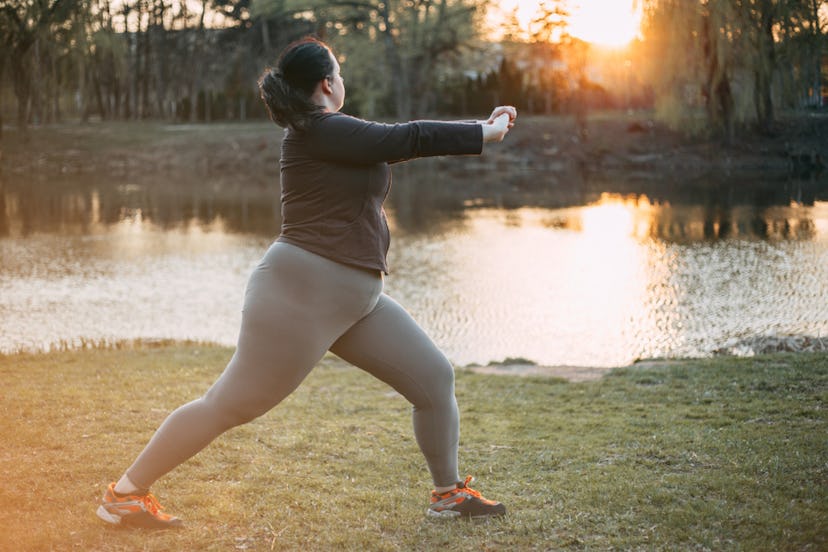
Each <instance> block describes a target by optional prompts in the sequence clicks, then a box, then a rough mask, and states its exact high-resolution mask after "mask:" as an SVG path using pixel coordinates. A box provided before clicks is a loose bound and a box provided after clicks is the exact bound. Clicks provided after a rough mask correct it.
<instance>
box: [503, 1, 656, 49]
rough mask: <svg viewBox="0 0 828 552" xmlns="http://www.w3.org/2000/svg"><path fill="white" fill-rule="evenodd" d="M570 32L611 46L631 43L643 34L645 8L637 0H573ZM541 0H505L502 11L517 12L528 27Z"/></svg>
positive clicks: (520, 19) (598, 43)
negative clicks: (640, 29)
mask: <svg viewBox="0 0 828 552" xmlns="http://www.w3.org/2000/svg"><path fill="white" fill-rule="evenodd" d="M565 4H566V6H565V9H566V10H567V11H568V12H569V17H568V18H567V22H568V24H569V25H568V28H567V32H568V33H569V34H570V35H572V36H574V37H576V38H579V39H581V40H584V41H586V42H589V43H592V44H595V45H598V46H606V47H610V48H620V47H623V46H626V45H627V44H629V43H630V42H631V41H632V40H633V39H635V37H636V36H638V34H639V28H640V25H641V10H640V8H635V7H634V2H633V0H569V1H568V2H566V3H565ZM539 9H540V2H539V1H538V0H505V1H503V2H500V12H501V13H503V14H510V13H512V12H513V11H515V12H516V15H517V19H518V22H519V23H520V25H521V26H522V27H523V28H524V29H528V28H529V26H530V23H531V22H532V20H534V19H535V18H536V17H537V15H538V12H539Z"/></svg>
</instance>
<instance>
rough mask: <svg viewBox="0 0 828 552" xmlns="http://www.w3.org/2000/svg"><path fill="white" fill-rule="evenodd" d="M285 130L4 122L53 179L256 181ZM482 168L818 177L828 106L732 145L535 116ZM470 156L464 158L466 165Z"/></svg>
mask: <svg viewBox="0 0 828 552" xmlns="http://www.w3.org/2000/svg"><path fill="white" fill-rule="evenodd" d="M281 135H282V130H281V129H279V128H278V127H275V126H274V125H273V124H272V123H270V122H268V121H258V122H247V123H214V124H199V125H188V124H166V123H162V122H128V123H123V122H103V123H89V124H83V125H81V124H62V125H50V126H46V127H35V128H32V129H31V130H30V134H29V138H28V140H27V141H24V140H23V139H22V138H21V136H20V135H19V134H18V133H17V131H16V130H15V129H14V128H6V129H4V136H3V141H2V144H0V153H2V155H0V159H1V160H2V161H0V162H1V163H2V168H3V171H4V173H5V174H7V175H12V176H13V175H27V177H29V178H31V177H32V176H35V175H37V176H39V177H41V178H51V177H52V176H54V175H56V174H77V173H84V172H89V173H101V172H105V173H108V174H112V175H130V176H133V177H134V176H141V175H143V176H147V177H152V176H157V175H159V174H164V175H175V174H177V173H179V174H193V173H195V174H209V175H212V176H213V177H219V178H220V177H221V176H222V175H223V176H226V177H227V178H228V179H235V180H236V181H237V180H238V179H239V176H240V175H243V177H244V180H246V181H248V182H258V181H260V180H269V179H271V178H272V176H273V174H274V171H275V169H276V164H277V162H278V156H279V142H280V139H281ZM487 150H488V151H487V154H486V156H485V158H484V163H482V164H481V163H480V162H479V161H470V162H469V163H468V168H469V169H471V170H473V171H477V172H482V173H485V172H491V171H515V170H517V169H524V170H526V169H529V170H532V171H541V172H543V173H544V174H545V175H546V181H547V182H550V181H554V180H556V179H558V180H564V181H566V180H568V179H571V178H573V177H575V176H581V177H582V176H583V174H584V173H585V172H590V171H592V172H599V173H605V172H612V171H625V172H626V173H634V174H639V175H641V176H642V177H645V178H648V179H653V180H664V179H668V180H669V181H670V182H681V181H695V180H698V179H700V178H704V177H705V176H706V175H710V174H715V175H717V176H719V177H720V176H722V175H726V174H733V173H753V174H756V173H762V174H764V175H766V176H767V175H768V173H771V174H775V175H777V176H784V175H792V176H794V177H803V176H807V177H809V178H810V177H811V176H815V175H818V174H819V173H820V171H822V170H823V169H824V167H823V166H822V165H825V164H826V162H827V161H826V160H828V114H826V113H805V114H799V115H795V116H794V115H790V116H787V117H780V120H779V123H778V124H777V131H776V133H775V134H774V135H773V136H765V135H759V134H756V133H752V132H749V131H743V132H741V133H740V135H739V138H738V139H737V141H736V142H735V143H734V144H733V145H732V146H729V147H724V146H723V145H722V144H721V143H720V142H718V141H711V140H705V139H702V138H693V137H688V136H685V135H682V134H680V133H678V132H675V131H673V130H670V129H669V128H667V127H666V126H665V125H662V124H658V123H656V122H655V121H654V120H653V118H652V114H650V113H648V112H636V113H624V112H608V113H595V114H592V115H591V117H590V118H589V123H588V134H587V136H586V138H579V136H578V133H577V132H576V128H575V125H574V122H573V121H572V119H571V118H570V117H561V116H528V117H521V118H520V119H519V124H517V125H516V126H515V128H514V129H513V131H512V132H511V133H510V135H509V136H508V137H507V139H506V141H505V142H504V143H503V144H502V145H497V146H493V147H487ZM461 166H462V163H460V164H458V163H457V162H456V160H455V161H453V163H452V168H453V169H454V170H458V169H459V168H461Z"/></svg>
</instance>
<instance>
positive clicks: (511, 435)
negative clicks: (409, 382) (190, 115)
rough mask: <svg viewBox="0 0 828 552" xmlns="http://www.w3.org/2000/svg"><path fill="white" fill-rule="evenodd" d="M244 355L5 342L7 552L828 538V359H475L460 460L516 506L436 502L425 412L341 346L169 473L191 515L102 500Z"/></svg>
mask: <svg viewBox="0 0 828 552" xmlns="http://www.w3.org/2000/svg"><path fill="white" fill-rule="evenodd" d="M231 354H232V351H231V350H230V349H227V348H221V347H215V346H210V345H204V344H159V345H158V346H155V347H151V346H138V347H137V348H135V349H132V350H129V349H110V350H86V351H59V352H54V353H50V354H40V355H29V354H18V355H11V356H5V357H0V378H2V380H1V381H2V382H3V384H2V387H0V398H2V401H1V402H0V411H1V413H2V417H3V420H4V423H3V425H2V426H0V427H2V429H0V438H2V444H3V446H2V449H0V550H4V551H5V550H14V551H18V550H72V549H77V550H85V551H86V550H108V551H113V550H114V551H118V550H437V549H441V548H447V549H452V550H557V549H573V550H581V549H588V550H595V549H600V550H605V549H623V550H630V549H647V550H653V549H655V550H661V549H669V550H675V549H681V550H686V549H690V550H820V549H821V550H825V549H826V548H828V427H826V421H828V416H827V415H826V399H828V396H827V393H828V354H824V353H814V354H798V355H774V356H766V357H757V358H753V359H732V358H731V359H713V360H703V361H681V362H675V363H669V364H668V365H666V366H664V365H662V366H658V367H632V368H627V369H619V370H616V371H613V372H612V373H611V374H610V375H608V376H606V377H604V378H603V379H601V380H598V381H592V382H585V383H577V384H576V383H567V382H565V381H562V380H555V379H541V378H521V377H512V376H485V375H478V374H473V373H469V372H465V371H461V372H459V373H458V378H457V395H458V400H459V402H460V406H461V411H462V416H463V422H462V423H463V427H462V429H463V436H462V441H461V466H462V468H461V469H462V470H463V473H466V472H468V473H472V474H475V475H476V476H477V478H478V488H479V489H480V490H482V491H483V492H484V494H486V495H489V496H491V497H496V498H498V499H500V500H502V501H503V502H505V503H506V504H507V506H508V508H509V510H510V513H509V515H508V516H507V517H506V518H505V519H502V520H492V521H485V522H472V523H466V522H450V523H445V522H434V521H430V520H428V519H426V518H425V516H424V510H425V506H426V502H427V491H428V489H429V485H430V483H429V478H428V474H427V472H426V469H425V467H424V462H423V461H422V459H421V457H420V454H419V451H418V449H417V447H416V444H415V442H414V439H413V436H412V432H411V428H410V418H409V406H408V405H407V403H406V402H405V401H404V400H403V399H402V398H401V397H400V396H398V395H396V394H394V393H393V392H390V389H389V388H387V387H386V386H384V385H383V384H381V383H379V382H377V381H375V380H373V379H372V378H371V377H369V376H367V375H366V374H364V373H362V372H360V371H359V370H356V369H354V368H350V367H348V366H346V365H345V364H344V363H342V362H341V361H339V360H337V359H335V358H326V359H325V360H324V361H323V362H322V363H321V364H320V366H319V367H318V369H316V370H315V371H314V372H313V373H312V374H311V376H310V377H309V378H308V380H307V381H306V382H305V383H304V384H303V385H302V386H301V387H300V388H299V390H298V391H297V392H296V393H294V394H293V395H292V396H291V397H289V398H288V399H287V400H286V401H285V402H284V403H283V404H282V405H280V406H279V407H278V408H276V409H275V410H273V411H272V412H270V413H269V414H267V415H266V416H264V417H262V418H260V419H258V420H256V421H254V422H253V423H250V424H248V425H246V426H243V427H240V428H236V429H234V430H232V431H230V432H228V433H227V434H225V435H223V436H221V437H220V438H219V439H217V440H216V441H215V442H214V443H213V444H212V445H210V447H208V448H207V449H206V450H205V451H203V452H202V453H201V454H200V455H198V456H196V457H195V458H194V459H192V460H191V461H189V462H187V463H185V464H184V465H182V466H180V467H179V468H178V469H176V470H175V471H173V472H172V473H171V474H169V475H168V476H167V477H165V478H163V479H162V480H161V481H160V482H159V483H158V484H157V485H156V486H155V488H154V491H155V492H156V494H157V495H159V497H160V498H161V501H162V503H164V505H165V506H166V508H167V510H168V511H171V512H173V513H176V514H179V515H181V516H182V517H185V518H186V521H187V527H186V528H185V529H184V530H181V531H171V532H147V531H141V530H119V529H114V528H110V527H108V526H106V525H104V524H103V523H102V522H99V521H98V520H97V518H96V517H95V515H94V510H95V503H96V501H97V499H98V498H99V496H100V495H101V493H102V490H103V487H104V486H105V485H106V484H107V483H108V482H109V481H110V480H112V479H114V478H117V477H118V476H119V475H120V474H121V472H122V471H123V470H124V469H125V468H126V467H127V465H128V463H129V462H131V460H132V459H133V458H134V457H135V455H136V454H137V453H138V452H139V451H140V450H141V448H142V447H143V445H144V444H145V442H146V441H147V439H149V437H150V436H151V434H152V432H153V431H154V429H155V428H156V427H157V425H158V424H159V423H160V422H161V421H162V420H163V419H164V417H165V416H166V414H167V413H168V412H169V411H170V410H172V409H173V408H175V407H177V406H178V405H180V404H182V403H183V402H185V401H188V400H191V399H194V398H196V397H198V396H199V395H200V394H201V393H202V392H203V391H204V390H205V389H206V387H207V386H208V385H209V384H210V383H211V382H212V381H213V380H214V379H215V377H216V376H217V375H218V374H219V372H220V371H221V369H222V368H223V366H224V364H225V363H226V361H227V360H228V359H229V356H230V355H231Z"/></svg>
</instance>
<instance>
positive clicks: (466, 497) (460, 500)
mask: <svg viewBox="0 0 828 552" xmlns="http://www.w3.org/2000/svg"><path fill="white" fill-rule="evenodd" d="M472 481H474V478H473V477H472V476H468V477H466V480H465V481H463V482H462V483H458V484H457V488H456V489H452V490H450V491H447V492H445V493H437V491H431V505H430V506H429V507H428V510H427V511H426V513H427V514H428V515H429V516H430V517H435V518H457V517H466V518H483V517H492V516H503V515H506V506H504V505H503V504H501V503H500V502H497V501H494V500H487V499H485V498H483V496H482V495H481V494H480V493H479V492H477V491H475V490H474V489H470V488H469V484H470V483H471V482H472Z"/></svg>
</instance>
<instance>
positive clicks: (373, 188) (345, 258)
mask: <svg viewBox="0 0 828 552" xmlns="http://www.w3.org/2000/svg"><path fill="white" fill-rule="evenodd" d="M482 148H483V130H482V128H481V126H480V125H479V124H470V123H462V122H441V121H413V122H410V123H403V124H393V125H391V124H382V123H374V122H369V121H364V120H362V119H357V118H355V117H350V116H348V115H344V114H341V113H324V114H320V115H319V116H316V117H314V119H313V121H312V122H311V123H310V125H309V126H308V128H307V129H305V130H301V131H297V130H293V129H288V130H286V131H285V137H284V140H283V141H282V156H281V161H280V165H281V185H282V232H281V235H280V236H279V238H278V240H279V241H282V242H287V243H290V244H292V245H296V246H298V247H301V248H303V249H306V250H307V251H310V252H312V253H316V254H317V255H321V256H323V257H327V258H329V259H332V260H334V261H337V262H340V263H344V264H348V265H352V266H357V267H360V268H366V269H371V270H381V271H383V272H386V273H387V272H388V265H387V262H386V254H387V253H388V246H389V243H390V235H389V232H388V223H387V221H386V218H385V211H384V210H383V208H382V204H383V201H385V197H386V196H387V195H388V190H389V188H390V186H391V170H390V168H389V166H388V164H389V163H396V162H399V161H406V160H409V159H414V158H417V157H428V156H435V155H461V154H479V153H480V152H481V151H482Z"/></svg>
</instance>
